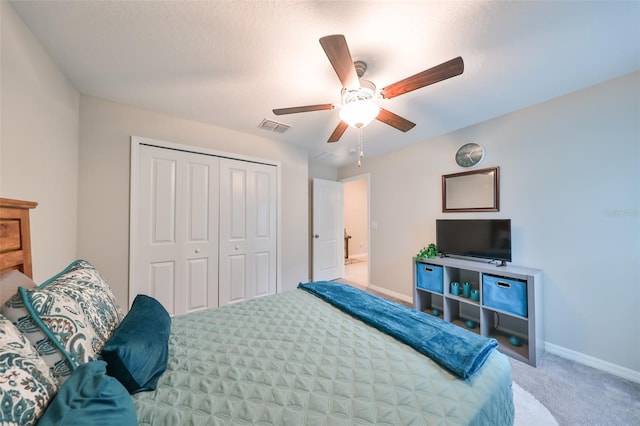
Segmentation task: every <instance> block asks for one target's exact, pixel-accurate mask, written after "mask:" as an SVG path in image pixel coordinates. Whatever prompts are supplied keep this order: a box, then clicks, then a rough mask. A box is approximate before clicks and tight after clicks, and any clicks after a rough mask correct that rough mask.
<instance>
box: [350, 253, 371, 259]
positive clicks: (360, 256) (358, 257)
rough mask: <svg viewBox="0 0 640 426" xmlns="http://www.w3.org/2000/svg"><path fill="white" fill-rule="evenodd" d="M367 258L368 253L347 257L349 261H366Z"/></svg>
mask: <svg viewBox="0 0 640 426" xmlns="http://www.w3.org/2000/svg"><path fill="white" fill-rule="evenodd" d="M368 257H369V253H359V254H351V255H349V259H367V258H368Z"/></svg>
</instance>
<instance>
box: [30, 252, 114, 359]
mask: <svg viewBox="0 0 640 426" xmlns="http://www.w3.org/2000/svg"><path fill="white" fill-rule="evenodd" d="M38 289H39V290H47V291H50V292H54V293H56V294H66V295H67V296H69V297H71V298H72V299H74V300H75V301H76V302H78V303H79V304H80V306H81V307H82V309H83V311H84V313H85V314H86V315H87V320H88V321H89V323H90V324H91V327H93V329H94V330H95V331H96V334H97V336H98V338H99V339H100V341H101V343H100V346H102V345H103V344H104V343H105V342H106V341H107V340H108V339H109V337H111V333H113V330H115V328H116V327H117V326H118V324H120V321H122V318H123V317H124V314H123V313H122V309H120V306H118V303H117V302H116V298H115V297H114V296H113V293H112V292H111V289H110V288H109V284H107V282H106V281H105V280H104V278H102V276H101V275H100V273H99V272H98V271H97V270H96V269H95V268H94V267H93V265H91V264H90V263H89V262H87V261H86V260H81V259H80V260H76V261H74V262H73V263H71V264H70V265H69V266H67V267H66V268H65V269H64V270H63V271H62V272H60V273H59V274H57V275H56V276H54V277H52V278H50V279H48V280H47V281H45V282H44V283H42V284H41V285H40V286H39V287H38Z"/></svg>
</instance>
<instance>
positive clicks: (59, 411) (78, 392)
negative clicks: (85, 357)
mask: <svg viewBox="0 0 640 426" xmlns="http://www.w3.org/2000/svg"><path fill="white" fill-rule="evenodd" d="M137 424H138V417H137V415H136V407H135V405H134V404H133V399H132V398H131V395H129V393H128V392H127V390H126V389H125V388H124V387H123V386H122V384H120V382H118V381H117V380H116V379H114V378H113V377H109V376H107V374H106V363H105V362H104V361H91V362H88V363H86V364H82V365H80V366H79V367H78V368H77V369H75V370H74V372H73V373H72V374H71V376H69V378H68V379H67V380H66V381H65V382H64V384H63V385H62V386H61V387H60V389H59V390H58V393H57V395H56V396H55V398H54V399H53V400H52V401H51V403H50V404H49V407H48V408H47V411H45V413H44V415H43V416H42V417H41V418H40V420H39V421H38V426H54V425H65V426H73V425H78V426H79V425H94V426H95V425H98V426H100V425H104V426H112V425H118V426H120V425H124V426H129V425H131V426H135V425H137Z"/></svg>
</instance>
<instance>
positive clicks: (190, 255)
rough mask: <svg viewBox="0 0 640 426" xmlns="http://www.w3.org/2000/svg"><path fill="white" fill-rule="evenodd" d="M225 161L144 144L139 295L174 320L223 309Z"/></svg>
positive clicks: (135, 283) (140, 172)
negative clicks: (221, 269)
mask: <svg viewBox="0 0 640 426" xmlns="http://www.w3.org/2000/svg"><path fill="white" fill-rule="evenodd" d="M218 180H219V159H218V158H217V157H212V156H208V155H200V154H193V153H187V152H182V151H176V150H172V149H165V148H158V147H153V146H147V145H141V146H140V150H139V157H138V185H137V194H138V196H137V203H138V214H137V226H136V227H135V228H136V229H134V230H132V231H135V232H137V239H136V241H137V244H136V250H137V252H136V254H137V256H136V259H137V261H136V264H134V265H132V267H133V268H135V271H134V273H135V278H134V280H133V282H132V283H131V284H130V285H131V287H130V288H131V291H130V294H129V299H130V303H131V302H132V301H133V299H134V298H135V296H136V295H137V294H147V295H150V296H152V297H154V298H156V299H157V300H158V301H160V303H162V305H163V306H164V307H165V308H166V309H167V311H168V312H169V313H170V314H171V315H180V314H184V313H188V312H193V311H197V310H200V309H205V308H210V307H217V306H218V211H219V207H218V202H219V183H218Z"/></svg>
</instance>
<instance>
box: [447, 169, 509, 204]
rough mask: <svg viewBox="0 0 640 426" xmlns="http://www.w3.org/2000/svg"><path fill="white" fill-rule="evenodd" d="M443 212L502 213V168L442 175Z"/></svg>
mask: <svg viewBox="0 0 640 426" xmlns="http://www.w3.org/2000/svg"><path fill="white" fill-rule="evenodd" d="M442 211H443V212H445V213H447V212H448V213H451V212H497V211H500V167H490V168H486V169H478V170H470V171H468V172H461V173H453V174H450V175H442Z"/></svg>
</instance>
